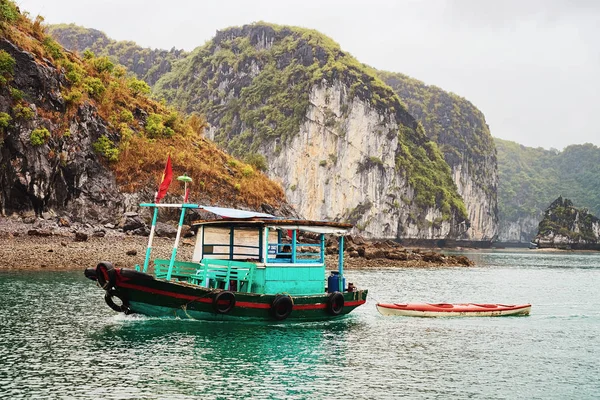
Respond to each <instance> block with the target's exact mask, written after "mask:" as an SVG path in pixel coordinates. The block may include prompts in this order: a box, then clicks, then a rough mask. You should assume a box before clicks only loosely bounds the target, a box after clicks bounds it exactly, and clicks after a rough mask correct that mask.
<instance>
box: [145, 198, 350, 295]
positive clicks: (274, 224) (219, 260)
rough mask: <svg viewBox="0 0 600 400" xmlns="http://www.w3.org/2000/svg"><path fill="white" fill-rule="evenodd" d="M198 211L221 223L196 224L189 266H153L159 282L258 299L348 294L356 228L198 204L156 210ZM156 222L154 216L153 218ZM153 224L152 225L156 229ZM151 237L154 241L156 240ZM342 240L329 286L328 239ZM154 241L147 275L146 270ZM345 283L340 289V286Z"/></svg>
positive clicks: (166, 262)
mask: <svg viewBox="0 0 600 400" xmlns="http://www.w3.org/2000/svg"><path fill="white" fill-rule="evenodd" d="M142 205H143V206H154V207H155V210H157V208H158V207H160V206H163V207H165V206H180V207H182V217H181V219H180V226H181V224H182V223H183V213H184V212H185V210H186V209H188V208H200V209H204V210H206V211H210V212H212V213H214V214H217V215H219V216H221V217H222V219H218V220H202V221H195V222H193V226H194V227H195V228H197V235H196V244H195V247H194V253H193V256H192V260H191V262H182V261H178V260H176V253H177V242H178V240H179V233H178V237H177V238H176V245H175V247H174V249H173V256H172V258H171V260H163V259H155V260H154V261H153V264H154V271H155V277H156V278H159V279H166V280H172V279H175V280H177V281H180V282H187V283H190V284H193V285H200V286H203V287H207V288H216V289H223V290H228V291H233V292H247V293H260V294H277V293H287V294H289V295H312V294H321V293H324V292H325V291H326V289H327V291H329V292H334V291H344V286H345V284H344V282H345V280H344V278H343V245H344V243H343V238H344V236H343V235H345V234H347V233H348V231H349V230H350V229H351V228H352V225H350V224H345V223H335V222H326V221H307V220H292V219H279V218H276V217H274V216H272V215H269V214H263V213H255V212H249V211H242V210H235V209H227V208H219V207H207V206H200V205H195V204H183V205H156V204H142ZM155 216H156V212H155ZM154 225H155V220H154V221H153V227H154ZM152 233H153V232H151V236H152ZM326 234H333V235H336V236H338V237H339V248H340V257H339V264H338V271H335V276H334V277H335V279H332V278H331V277H330V278H329V279H328V280H327V282H328V285H327V286H328V287H327V288H326V284H325V268H326V265H325V235H326ZM150 249H151V240H150V241H149V247H148V251H147V255H146V261H145V263H144V268H143V271H144V272H146V270H147V269H148V261H149V256H150ZM340 283H341V284H340Z"/></svg>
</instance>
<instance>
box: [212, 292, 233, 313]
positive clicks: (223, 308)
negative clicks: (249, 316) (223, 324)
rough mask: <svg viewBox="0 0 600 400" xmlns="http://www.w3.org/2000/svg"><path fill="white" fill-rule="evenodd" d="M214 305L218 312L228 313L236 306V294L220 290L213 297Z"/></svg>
mask: <svg viewBox="0 0 600 400" xmlns="http://www.w3.org/2000/svg"><path fill="white" fill-rule="evenodd" d="M212 305H213V309H214V310H215V312H216V313H217V314H227V313H228V312H230V311H231V310H233V307H235V294H233V292H229V291H223V292H219V293H217V294H216V296H215V297H214V298H213V303H212Z"/></svg>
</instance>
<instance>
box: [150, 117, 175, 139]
mask: <svg viewBox="0 0 600 400" xmlns="http://www.w3.org/2000/svg"><path fill="white" fill-rule="evenodd" d="M146 133H147V134H148V137H150V138H151V139H155V138H159V137H172V136H173V135H174V134H175V131H174V130H173V129H171V128H170V127H168V126H165V125H164V122H163V117H162V116H161V115H160V114H150V115H149V116H148V119H146Z"/></svg>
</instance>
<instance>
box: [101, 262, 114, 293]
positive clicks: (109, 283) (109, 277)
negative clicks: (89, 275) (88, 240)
mask: <svg viewBox="0 0 600 400" xmlns="http://www.w3.org/2000/svg"><path fill="white" fill-rule="evenodd" d="M116 279H117V273H116V271H115V268H114V267H113V265H112V264H111V263H109V262H108V261H102V262H100V263H98V265H97V266H96V280H97V281H98V285H99V286H100V287H101V288H102V289H104V290H109V289H112V288H113V287H114V286H115V281H116Z"/></svg>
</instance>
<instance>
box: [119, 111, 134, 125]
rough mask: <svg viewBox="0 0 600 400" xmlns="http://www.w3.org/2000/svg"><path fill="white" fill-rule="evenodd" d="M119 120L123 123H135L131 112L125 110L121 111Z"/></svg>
mask: <svg viewBox="0 0 600 400" xmlns="http://www.w3.org/2000/svg"><path fill="white" fill-rule="evenodd" d="M119 119H120V120H121V122H126V123H129V122H133V114H132V113H131V111H129V110H125V109H124V110H122V111H121V114H119Z"/></svg>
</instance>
